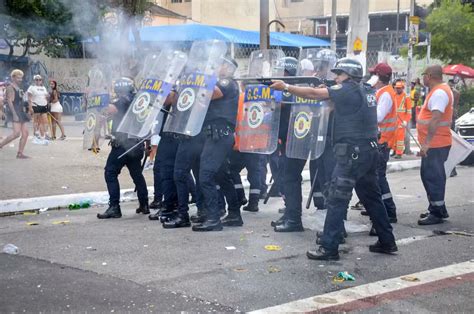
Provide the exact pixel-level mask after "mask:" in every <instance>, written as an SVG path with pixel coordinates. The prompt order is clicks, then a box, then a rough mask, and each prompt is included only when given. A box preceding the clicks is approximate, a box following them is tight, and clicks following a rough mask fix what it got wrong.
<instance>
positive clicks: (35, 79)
mask: <svg viewBox="0 0 474 314" xmlns="http://www.w3.org/2000/svg"><path fill="white" fill-rule="evenodd" d="M42 80H43V79H35V81H42Z"/></svg>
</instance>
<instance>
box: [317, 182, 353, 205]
mask: <svg viewBox="0 0 474 314" xmlns="http://www.w3.org/2000/svg"><path fill="white" fill-rule="evenodd" d="M354 186H355V180H353V179H351V178H347V177H336V178H333V179H332V180H331V181H330V182H328V183H326V184H325V185H324V189H323V194H324V197H326V198H327V199H331V198H336V199H342V200H349V201H350V200H351V198H352V189H353V188H354Z"/></svg>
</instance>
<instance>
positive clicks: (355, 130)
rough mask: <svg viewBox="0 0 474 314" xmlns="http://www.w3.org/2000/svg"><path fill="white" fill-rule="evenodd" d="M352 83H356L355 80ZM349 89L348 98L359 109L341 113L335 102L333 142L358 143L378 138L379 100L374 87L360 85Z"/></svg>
mask: <svg viewBox="0 0 474 314" xmlns="http://www.w3.org/2000/svg"><path fill="white" fill-rule="evenodd" d="M352 84H354V85H356V83H355V82H353V83H352ZM354 87H355V88H350V89H348V93H350V95H347V96H348V97H347V99H351V100H352V101H354V103H353V105H354V106H358V110H356V111H355V112H354V113H351V114H341V113H340V111H338V110H337V107H338V104H337V103H336V104H335V107H336V110H335V114H334V128H333V134H332V135H333V143H334V144H335V143H350V144H357V143H361V142H365V141H367V140H376V139H377V102H376V99H375V93H374V91H373V89H371V88H370V87H368V86H364V85H359V86H354Z"/></svg>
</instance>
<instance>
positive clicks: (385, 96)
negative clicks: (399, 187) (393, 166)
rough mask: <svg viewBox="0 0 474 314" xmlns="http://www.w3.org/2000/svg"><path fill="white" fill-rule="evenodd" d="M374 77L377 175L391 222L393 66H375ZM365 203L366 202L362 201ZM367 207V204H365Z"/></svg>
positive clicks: (394, 124) (393, 219) (394, 118)
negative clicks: (390, 163) (377, 151)
mask: <svg viewBox="0 0 474 314" xmlns="http://www.w3.org/2000/svg"><path fill="white" fill-rule="evenodd" d="M369 72H370V74H372V77H371V78H370V79H369V81H368V83H369V84H370V85H372V87H374V88H375V89H376V90H377V92H376V93H375V98H376V100H377V122H378V127H379V135H380V137H379V141H378V143H379V160H378V163H377V165H378V166H377V175H378V180H379V186H380V191H381V192H382V200H383V203H384V205H385V209H386V210H387V215H388V218H389V220H390V223H396V222H397V211H396V210H397V208H396V206H395V203H394V201H393V197H392V193H391V191H390V186H389V185H388V181H387V162H388V160H389V158H390V149H391V147H393V145H394V143H395V131H396V130H397V120H398V119H397V106H396V100H395V91H394V90H393V87H392V85H390V84H389V83H390V79H391V78H392V68H391V67H390V66H389V65H388V64H386V63H379V64H377V65H376V66H375V67H374V68H371V69H369ZM362 204H364V202H362ZM364 206H365V208H367V204H364ZM375 232H376V231H375V228H373V227H372V228H371V230H370V235H376V233H375Z"/></svg>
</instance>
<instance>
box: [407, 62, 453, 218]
mask: <svg viewBox="0 0 474 314" xmlns="http://www.w3.org/2000/svg"><path fill="white" fill-rule="evenodd" d="M423 85H425V86H426V87H428V88H429V89H430V92H429V94H428V95H427V96H426V99H425V102H424V104H423V107H421V111H420V114H419V115H418V121H417V124H416V129H417V131H418V140H419V142H420V145H421V150H420V154H421V156H422V158H421V168H420V175H421V181H422V182H423V186H424V187H425V190H426V195H427V196H428V201H429V206H428V212H427V213H424V214H421V218H422V219H420V220H418V224H419V225H434V224H439V223H442V222H443V218H448V217H449V215H448V211H447V210H446V204H445V203H444V194H445V191H446V173H445V170H444V162H445V161H446V159H447V158H448V155H449V150H450V149H451V143H452V136H451V130H450V125H451V121H452V116H453V103H454V96H453V92H452V91H451V89H450V87H449V85H448V84H446V83H444V82H443V69H442V68H441V66H439V65H433V66H429V67H428V68H426V69H425V71H424V72H423Z"/></svg>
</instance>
